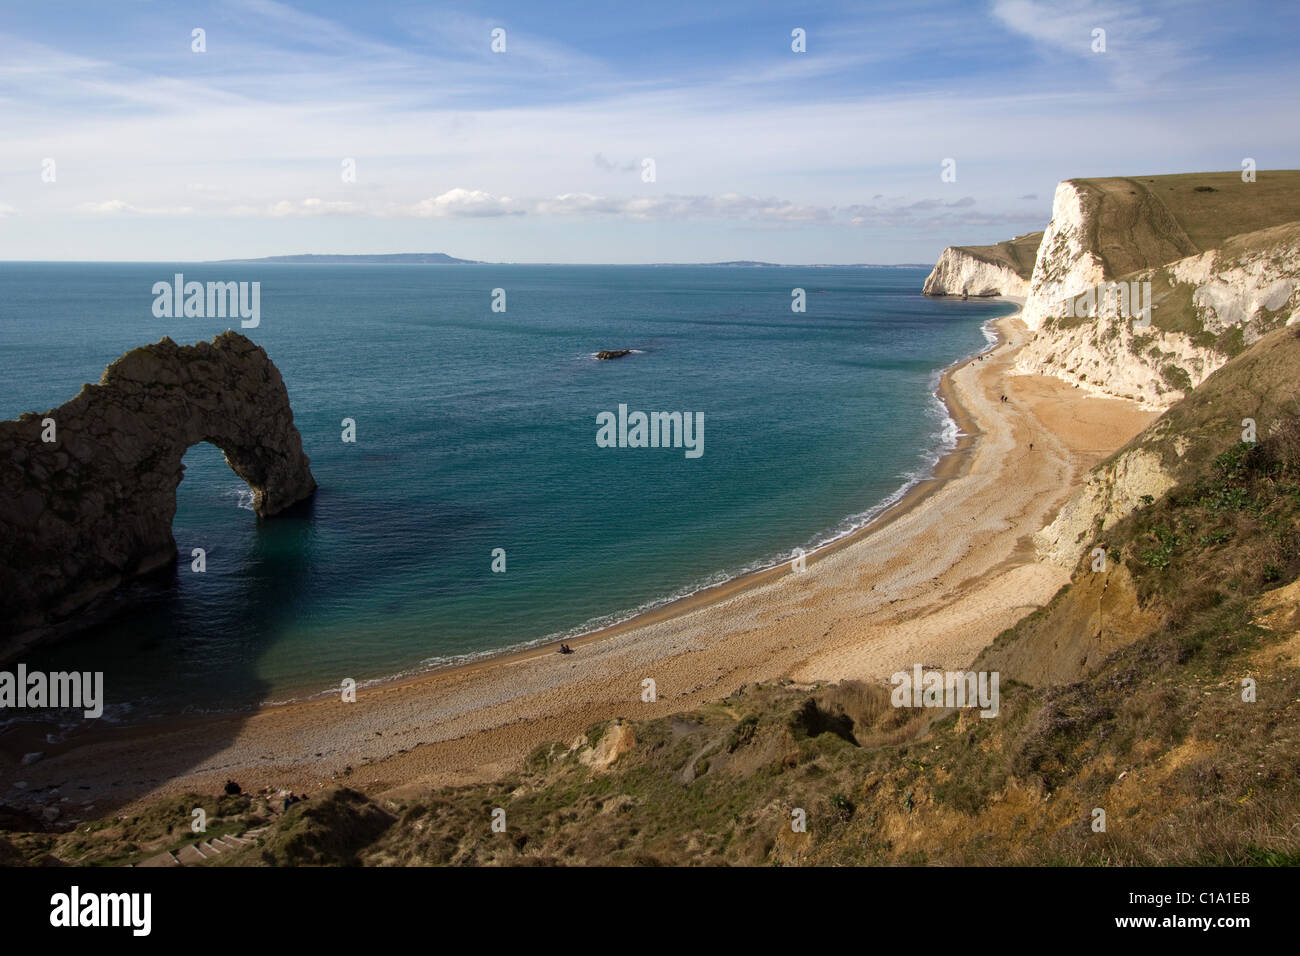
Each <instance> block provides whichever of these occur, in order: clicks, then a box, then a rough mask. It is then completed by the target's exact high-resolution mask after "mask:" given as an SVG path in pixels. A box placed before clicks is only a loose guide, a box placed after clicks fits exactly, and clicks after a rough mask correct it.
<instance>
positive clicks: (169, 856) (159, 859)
mask: <svg viewBox="0 0 1300 956" xmlns="http://www.w3.org/2000/svg"><path fill="white" fill-rule="evenodd" d="M135 865H136V866H180V865H181V861H180V860H178V859H176V855H175V854H174V853H172V851H171V850H164V851H163V852H162V853H159V854H157V855H155V856H151V857H149V859H147V860H141V861H140V862H139V863H137V864H135Z"/></svg>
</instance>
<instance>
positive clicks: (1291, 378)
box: [1034, 329, 1300, 568]
mask: <svg viewBox="0 0 1300 956" xmlns="http://www.w3.org/2000/svg"><path fill="white" fill-rule="evenodd" d="M1298 333H1300V330H1297V329H1278V330H1275V331H1273V332H1271V333H1269V334H1267V335H1265V336H1264V337H1263V338H1261V339H1260V340H1259V341H1258V342H1256V343H1255V344H1254V345H1253V346H1251V347H1250V348H1249V349H1247V350H1246V351H1245V352H1243V353H1242V354H1241V355H1239V356H1237V357H1236V358H1234V359H1231V360H1230V361H1228V362H1227V363H1226V364H1224V365H1223V366H1222V367H1221V368H1219V369H1218V371H1216V372H1215V373H1214V374H1213V375H1211V376H1209V378H1207V379H1206V381H1205V382H1204V383H1203V384H1202V385H1200V386H1199V387H1198V388H1197V389H1195V390H1194V391H1193V392H1192V393H1191V394H1190V395H1188V396H1187V398H1186V399H1184V400H1183V401H1181V402H1179V403H1177V404H1176V405H1174V406H1173V407H1172V408H1170V409H1169V410H1168V411H1166V412H1165V413H1164V414H1163V415H1161V416H1160V417H1159V418H1158V419H1156V420H1155V421H1154V422H1152V423H1151V424H1150V425H1148V426H1147V427H1146V429H1144V430H1143V431H1142V432H1141V433H1140V434H1139V435H1137V436H1135V437H1134V438H1133V439H1132V440H1131V441H1129V442H1128V444H1126V445H1125V446H1124V447H1123V448H1121V449H1119V450H1118V451H1117V452H1115V454H1114V455H1112V456H1111V457H1110V458H1108V459H1106V460H1105V461H1103V462H1101V463H1099V464H1098V465H1097V466H1096V467H1094V468H1093V469H1092V470H1091V471H1090V472H1089V473H1088V475H1087V476H1086V478H1085V479H1084V482H1083V487H1082V488H1080V489H1079V490H1078V491H1077V492H1076V493H1075V494H1074V495H1073V496H1072V497H1071V498H1070V500H1069V501H1067V502H1066V503H1065V505H1064V506H1063V507H1062V508H1061V510H1060V512H1059V513H1058V514H1057V516H1056V518H1055V520H1053V521H1052V523H1051V524H1049V525H1048V526H1047V527H1045V528H1044V529H1043V530H1042V531H1040V532H1038V533H1037V534H1036V535H1034V545H1035V547H1036V549H1037V551H1038V554H1039V556H1040V557H1042V558H1045V559H1046V560H1049V561H1051V562H1053V563H1055V564H1058V565H1061V566H1063V567H1067V568H1073V567H1074V566H1075V565H1076V564H1077V563H1078V561H1079V559H1080V558H1081V557H1086V554H1085V552H1087V551H1088V549H1089V548H1091V547H1092V546H1093V545H1095V544H1096V543H1098V542H1104V541H1105V538H1106V533H1107V532H1108V531H1110V529H1112V528H1113V527H1114V526H1115V525H1116V524H1118V523H1119V522H1120V521H1121V520H1122V519H1124V518H1126V517H1128V516H1129V515H1130V514H1132V513H1133V512H1134V511H1136V510H1137V509H1138V508H1140V507H1142V506H1143V505H1145V504H1150V503H1151V502H1153V501H1155V500H1157V499H1159V498H1160V497H1161V496H1163V495H1164V494H1165V493H1166V492H1168V491H1169V490H1170V489H1171V488H1173V487H1174V486H1176V485H1178V484H1180V483H1186V482H1188V481H1190V480H1192V479H1193V478H1195V477H1196V476H1198V475H1203V474H1205V473H1207V472H1211V471H1213V468H1212V465H1211V462H1213V460H1214V458H1215V457H1216V456H1217V455H1219V454H1221V453H1222V452H1224V451H1227V450H1229V449H1230V448H1232V447H1233V446H1235V445H1236V444H1237V443H1238V442H1240V441H1242V440H1243V439H1244V438H1245V436H1246V431H1245V428H1246V425H1247V421H1248V420H1249V422H1251V423H1253V425H1252V427H1253V428H1254V429H1256V431H1257V437H1258V438H1259V439H1263V438H1265V437H1266V436H1269V435H1271V434H1272V433H1273V432H1274V431H1275V430H1276V429H1277V428H1278V427H1280V425H1281V424H1282V423H1284V422H1285V421H1286V420H1287V419H1288V417H1289V416H1294V415H1295V413H1296V397H1295V392H1296V389H1295V379H1296V369H1300V334H1298Z"/></svg>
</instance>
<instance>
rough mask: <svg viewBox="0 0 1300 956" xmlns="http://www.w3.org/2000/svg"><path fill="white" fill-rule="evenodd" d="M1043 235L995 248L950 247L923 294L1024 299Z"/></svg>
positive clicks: (1002, 244)
mask: <svg viewBox="0 0 1300 956" xmlns="http://www.w3.org/2000/svg"><path fill="white" fill-rule="evenodd" d="M1042 236H1043V234H1042V233H1041V232H1033V233H1029V234H1027V235H1024V236H1017V237H1016V238H1015V239H1011V240H1008V241H1006V242H1000V243H998V244H996V245H992V246H949V247H948V248H947V249H945V250H943V254H942V255H941V256H939V261H938V262H937V263H935V267H934V269H932V270H931V271H930V274H929V275H928V276H927V277H926V280H925V285H924V286H923V287H922V289H921V293H922V294H923V295H935V296H940V295H960V296H971V295H973V296H993V295H1004V296H1010V297H1013V298H1024V297H1025V296H1026V295H1027V294H1028V291H1029V279H1030V275H1031V272H1032V269H1033V264H1034V257H1035V253H1036V250H1037V248H1038V243H1039V240H1040V239H1041V238H1042Z"/></svg>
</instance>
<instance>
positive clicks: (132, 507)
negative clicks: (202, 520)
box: [0, 331, 316, 655]
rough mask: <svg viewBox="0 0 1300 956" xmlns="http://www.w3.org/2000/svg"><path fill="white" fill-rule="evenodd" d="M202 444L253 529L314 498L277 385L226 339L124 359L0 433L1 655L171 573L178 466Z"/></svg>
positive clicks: (248, 350)
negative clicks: (247, 503) (101, 600)
mask: <svg viewBox="0 0 1300 956" xmlns="http://www.w3.org/2000/svg"><path fill="white" fill-rule="evenodd" d="M204 441H206V442H211V443H212V444H214V445H216V446H217V447H218V448H220V449H221V450H222V451H223V452H224V453H225V456H226V462H227V463H228V464H229V465H230V467H231V469H232V470H233V471H234V472H235V474H237V475H239V477H241V478H242V479H244V481H245V482H247V483H248V486H249V488H250V489H252V492H253V509H254V510H255V511H256V512H257V514H258V515H259V516H260V517H269V516H271V515H274V514H277V513H278V512H281V511H283V510H285V509H286V508H288V507H290V506H292V505H294V504H296V503H298V502H300V501H303V500H304V499H306V498H308V497H310V496H311V494H312V493H313V492H314V491H315V489H316V481H315V479H314V478H313V477H312V473H311V468H310V465H309V460H308V458H307V456H306V455H305V454H303V450H302V438H301V436H300V435H299V434H298V429H297V428H296V427H295V426H294V423H293V410H292V409H291V408H290V407H289V395H288V392H287V391H286V389H285V385H284V380H283V379H282V378H281V377H280V373H279V371H278V370H277V369H276V367H275V365H273V364H272V363H271V361H270V359H268V358H267V355H266V352H264V351H263V350H262V349H261V348H260V347H259V346H257V345H254V344H253V343H252V342H250V341H249V340H248V339H247V338H245V337H244V336H242V335H239V334H237V333H235V332H230V331H228V332H225V333H223V334H221V335H219V336H217V337H216V338H214V339H213V340H212V341H211V342H210V343H209V342H200V343H199V344H197V345H192V346H179V345H177V344H176V343H174V342H173V341H171V339H168V338H164V339H162V340H161V341H160V342H158V343H157V344H155V345H146V346H142V347H141V348H137V349H132V350H131V351H130V352H127V353H126V354H125V355H123V356H122V357H121V358H120V359H118V360H117V361H116V362H114V363H113V364H112V365H110V366H109V367H108V368H107V369H105V370H104V374H103V376H102V377H101V378H100V381H99V384H98V385H86V386H84V387H83V388H82V390H81V392H80V393H79V394H78V395H77V396H76V397H75V398H73V399H72V400H71V401H68V402H65V403H64V404H63V405H61V406H59V407H58V408H56V409H53V410H51V411H48V412H46V413H44V414H37V413H35V412H29V413H27V414H25V415H23V416H22V417H20V418H19V419H17V420H15V421H8V422H0V637H4V638H6V639H7V641H6V644H0V655H3V653H5V652H6V651H12V649H13V647H14V646H15V645H16V644H17V643H18V642H17V640H16V639H15V638H16V636H18V635H22V636H24V637H29V636H30V635H31V634H32V633H33V632H39V631H40V630H42V629H43V628H46V627H47V626H49V625H52V624H55V623H57V622H59V621H60V620H61V619H64V618H66V617H68V616H69V615H71V614H73V613H75V612H76V611H77V610H79V609H81V608H83V607H84V606H85V605H86V604H88V603H90V602H91V601H93V600H94V599H95V598H97V597H99V596H101V595H103V594H105V593H107V592H109V591H111V590H112V589H113V588H115V587H117V586H118V585H119V584H122V583H123V582H125V581H127V580H129V579H131V578H133V577H136V576H138V575H143V574H147V573H149V572H152V571H155V570H157V569H159V568H162V567H165V566H167V565H169V564H171V563H172V562H173V561H174V560H175V558H176V544H175V542H174V540H173V539H172V531H171V524H172V518H173V516H174V515H175V513H176V487H177V485H179V484H180V481H181V476H182V474H183V472H184V467H183V466H182V464H181V459H182V457H183V456H184V454H185V452H186V450H187V449H188V448H189V447H190V446H191V445H194V444H197V443H198V442H204Z"/></svg>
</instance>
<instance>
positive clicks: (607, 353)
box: [596, 349, 632, 361]
mask: <svg viewBox="0 0 1300 956" xmlns="http://www.w3.org/2000/svg"><path fill="white" fill-rule="evenodd" d="M631 354H632V350H631V349H602V350H601V351H599V352H597V353H596V358H598V359H601V360H602V361H603V360H605V359H616V358H622V357H623V356H624V355H631Z"/></svg>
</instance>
